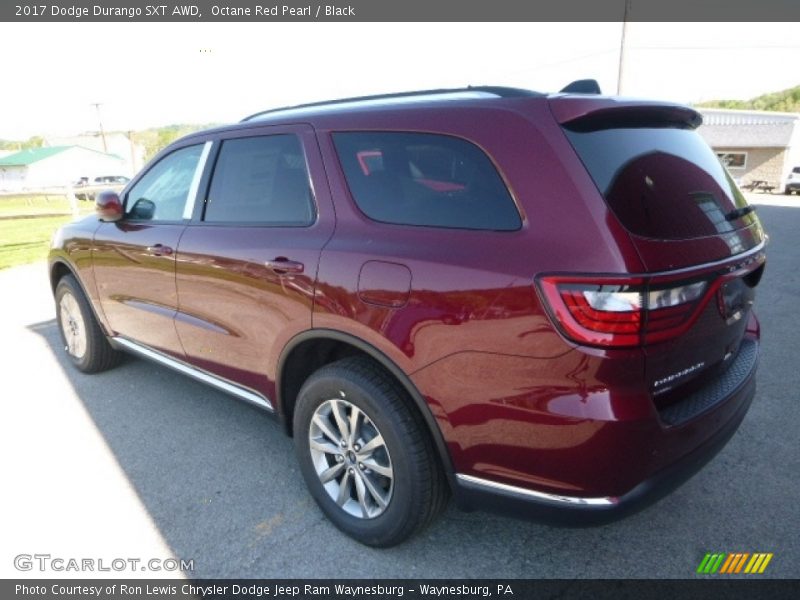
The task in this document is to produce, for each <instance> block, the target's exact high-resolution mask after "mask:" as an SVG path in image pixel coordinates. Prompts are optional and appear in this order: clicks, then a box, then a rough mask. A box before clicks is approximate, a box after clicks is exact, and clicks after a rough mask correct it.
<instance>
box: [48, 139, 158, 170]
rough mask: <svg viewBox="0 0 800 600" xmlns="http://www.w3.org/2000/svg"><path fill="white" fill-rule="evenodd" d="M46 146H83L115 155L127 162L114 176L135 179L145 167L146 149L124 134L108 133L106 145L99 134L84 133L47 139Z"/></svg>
mask: <svg viewBox="0 0 800 600" xmlns="http://www.w3.org/2000/svg"><path fill="white" fill-rule="evenodd" d="M44 145H45V146H82V147H83V148H89V149H90V150H96V151H97V152H103V153H107V154H115V155H117V156H119V157H120V158H122V159H123V160H124V161H125V168H124V169H123V170H122V171H120V172H119V173H113V174H114V175H125V176H126V177H133V174H134V173H136V172H137V171H138V170H139V169H141V168H142V167H143V166H144V163H145V160H144V156H145V148H144V146H143V145H141V144H137V143H135V142H132V141H131V139H130V138H129V137H128V136H127V135H125V134H124V133H119V132H115V133H106V134H105V144H104V143H103V137H102V136H101V135H100V134H99V133H84V134H81V135H75V136H70V137H47V138H45V141H44Z"/></svg>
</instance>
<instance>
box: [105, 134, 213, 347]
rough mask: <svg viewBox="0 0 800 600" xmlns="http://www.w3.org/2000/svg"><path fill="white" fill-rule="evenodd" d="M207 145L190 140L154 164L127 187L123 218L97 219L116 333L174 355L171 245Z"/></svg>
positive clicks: (187, 214)
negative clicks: (99, 221)
mask: <svg viewBox="0 0 800 600" xmlns="http://www.w3.org/2000/svg"><path fill="white" fill-rule="evenodd" d="M210 147H211V143H210V142H208V143H195V144H190V145H187V146H184V147H181V148H177V149H175V150H174V151H172V152H170V153H169V154H167V155H165V156H164V157H162V158H161V159H159V160H158V161H157V162H156V163H155V164H153V165H152V166H151V167H150V168H149V169H148V170H147V171H146V172H145V173H143V174H142V175H141V176H140V177H139V178H138V179H137V180H136V182H135V183H134V184H133V185H132V186H131V187H130V189H129V190H128V191H127V193H126V194H125V196H124V198H123V202H124V206H125V213H124V215H123V218H122V219H121V220H119V221H115V222H112V223H103V224H101V225H100V227H99V228H98V230H97V232H96V234H95V244H94V249H93V253H92V258H93V265H94V271H95V279H96V281H97V291H98V296H99V298H100V304H101V306H102V309H103V312H104V313H105V316H106V319H107V320H108V323H109V325H110V327H111V329H112V330H113V334H114V335H115V336H120V337H123V338H127V339H128V340H132V341H135V342H137V343H139V344H143V345H145V346H149V347H151V348H154V349H156V350H159V351H161V352H164V353H167V354H171V355H173V356H177V357H179V358H183V356H184V353H183V349H182V348H181V345H180V341H179V340H178V335H177V332H176V331H175V326H174V323H173V317H174V316H175V311H176V309H177V290H176V287H175V256H176V254H175V251H176V249H177V247H178V240H179V239H180V236H181V234H182V233H183V230H184V229H185V228H186V223H187V222H188V221H189V219H190V218H191V213H192V206H193V200H194V196H195V195H196V193H197V187H198V185H199V181H200V176H201V174H202V170H203V165H204V163H205V158H206V157H207V156H208V152H209V151H210Z"/></svg>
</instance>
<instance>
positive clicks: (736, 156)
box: [717, 152, 747, 169]
mask: <svg viewBox="0 0 800 600" xmlns="http://www.w3.org/2000/svg"><path fill="white" fill-rule="evenodd" d="M717 158H718V159H719V162H721V163H722V164H723V165H725V166H726V167H728V168H729V169H744V168H745V166H746V165H747V152H717Z"/></svg>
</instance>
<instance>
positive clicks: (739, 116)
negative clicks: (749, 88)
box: [698, 108, 800, 191]
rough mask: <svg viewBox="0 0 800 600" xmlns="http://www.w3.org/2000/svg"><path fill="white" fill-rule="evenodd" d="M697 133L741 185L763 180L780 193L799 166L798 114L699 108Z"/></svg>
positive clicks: (799, 137)
mask: <svg viewBox="0 0 800 600" xmlns="http://www.w3.org/2000/svg"><path fill="white" fill-rule="evenodd" d="M698 110H699V112H700V113H701V114H702V115H703V124H702V125H701V126H700V128H699V129H698V133H700V135H702V136H703V138H704V139H705V140H706V142H708V144H709V145H710V146H711V147H712V148H713V149H714V151H715V152H716V153H717V156H719V158H720V160H721V161H722V162H723V163H725V165H726V166H727V167H728V170H729V171H730V173H731V175H732V176H733V177H734V178H735V179H737V180H738V181H739V182H740V183H741V184H743V185H747V184H748V183H752V182H753V181H765V182H768V184H769V185H772V186H774V187H775V188H776V189H778V190H781V191H782V190H783V186H784V182H785V181H786V177H787V175H788V174H789V172H790V171H791V169H792V167H794V166H797V165H800V114H797V113H779V112H765V111H756V110H728V109H717V108H699V109H698Z"/></svg>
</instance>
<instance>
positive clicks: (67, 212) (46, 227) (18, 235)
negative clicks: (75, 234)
mask: <svg viewBox="0 0 800 600" xmlns="http://www.w3.org/2000/svg"><path fill="white" fill-rule="evenodd" d="M78 209H79V211H80V213H81V214H86V213H89V212H92V211H93V210H94V202H78ZM59 213H62V214H63V216H37V215H54V214H59ZM20 216H27V217H29V218H8V217H20ZM4 217H5V218H4ZM71 220H72V208H71V207H70V205H69V201H68V200H67V198H66V196H62V195H58V194H49V195H46V196H45V195H43V194H37V195H30V194H26V195H15V196H0V269H7V268H8V267H14V266H16V265H24V264H27V263H31V262H36V261H37V260H43V259H45V258H46V257H47V251H48V249H49V247H50V238H51V237H52V235H53V232H54V231H55V230H56V229H57V228H58V227H60V226H61V225H63V224H64V223H68V222H69V221H71Z"/></svg>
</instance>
